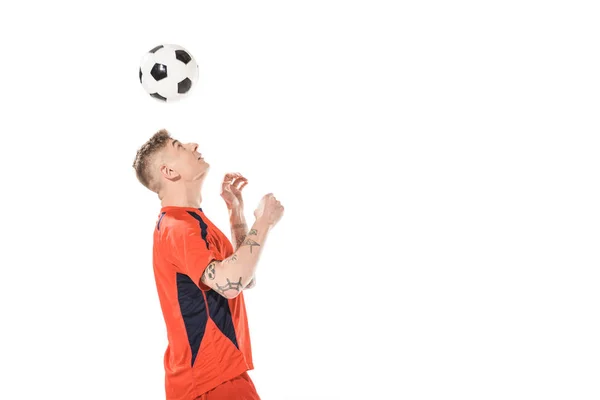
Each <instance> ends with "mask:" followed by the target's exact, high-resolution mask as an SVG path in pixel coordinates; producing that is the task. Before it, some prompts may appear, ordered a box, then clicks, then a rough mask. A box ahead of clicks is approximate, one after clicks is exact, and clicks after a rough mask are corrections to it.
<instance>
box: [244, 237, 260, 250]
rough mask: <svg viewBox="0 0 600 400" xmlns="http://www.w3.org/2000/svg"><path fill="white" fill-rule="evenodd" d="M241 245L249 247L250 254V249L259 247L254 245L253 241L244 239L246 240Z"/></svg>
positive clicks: (256, 244)
mask: <svg viewBox="0 0 600 400" xmlns="http://www.w3.org/2000/svg"><path fill="white" fill-rule="evenodd" d="M242 245H243V246H250V253H252V247H254V246H259V247H260V244H258V243H256V242H255V241H254V240H252V239H246V240H245V241H244V243H242Z"/></svg>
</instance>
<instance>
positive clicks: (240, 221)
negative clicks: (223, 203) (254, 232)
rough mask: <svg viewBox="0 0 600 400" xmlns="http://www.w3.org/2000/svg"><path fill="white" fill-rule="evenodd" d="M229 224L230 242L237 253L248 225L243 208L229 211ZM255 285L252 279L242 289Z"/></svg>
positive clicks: (253, 278) (254, 280) (246, 232)
mask: <svg viewBox="0 0 600 400" xmlns="http://www.w3.org/2000/svg"><path fill="white" fill-rule="evenodd" d="M229 222H230V224H231V241H232V243H233V246H234V251H237V249H238V248H239V247H240V246H241V245H242V243H244V240H245V239H246V235H247V234H248V224H246V217H245V216H244V209H243V206H241V207H236V208H234V209H230V210H229ZM255 285H256V278H255V277H252V280H251V281H250V283H248V285H246V287H245V288H244V289H252V288H253V287H254V286H255Z"/></svg>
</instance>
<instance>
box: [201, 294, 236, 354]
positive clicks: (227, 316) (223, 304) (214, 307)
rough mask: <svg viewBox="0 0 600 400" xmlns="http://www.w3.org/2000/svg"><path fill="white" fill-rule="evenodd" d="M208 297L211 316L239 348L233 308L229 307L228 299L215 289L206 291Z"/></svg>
mask: <svg viewBox="0 0 600 400" xmlns="http://www.w3.org/2000/svg"><path fill="white" fill-rule="evenodd" d="M206 299H207V300H208V312H209V313H210V318H211V319H212V320H213V321H214V323H215V325H217V327H218V328H219V330H220V331H221V332H223V335H225V336H227V337H228V338H229V340H231V341H232V342H233V344H234V345H235V347H237V348H238V349H239V346H238V343H237V339H236V337H235V330H234V329H233V319H231V310H230V309H229V302H228V300H227V299H226V298H225V297H223V296H221V295H220V294H219V293H217V292H215V291H214V290H209V291H208V292H206Z"/></svg>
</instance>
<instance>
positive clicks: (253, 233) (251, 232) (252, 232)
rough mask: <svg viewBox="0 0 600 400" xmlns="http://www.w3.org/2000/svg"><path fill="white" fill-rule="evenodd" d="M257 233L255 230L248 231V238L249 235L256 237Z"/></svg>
mask: <svg viewBox="0 0 600 400" xmlns="http://www.w3.org/2000/svg"><path fill="white" fill-rule="evenodd" d="M257 234H258V233H257V232H256V229H250V232H248V236H250V235H257Z"/></svg>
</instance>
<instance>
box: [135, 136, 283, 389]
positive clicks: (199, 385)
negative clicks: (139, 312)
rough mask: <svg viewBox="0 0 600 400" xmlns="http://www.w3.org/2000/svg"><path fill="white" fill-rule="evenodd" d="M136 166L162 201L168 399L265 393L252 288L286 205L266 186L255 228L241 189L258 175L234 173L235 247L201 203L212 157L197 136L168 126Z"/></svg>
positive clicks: (229, 185)
mask: <svg viewBox="0 0 600 400" xmlns="http://www.w3.org/2000/svg"><path fill="white" fill-rule="evenodd" d="M133 167H134V169H135V172H136V176H137V178H138V180H139V181H140V183H142V185H144V186H145V187H146V188H148V189H149V190H151V191H153V192H155V193H156V194H157V195H158V197H159V199H160V201H161V209H160V212H159V213H158V215H157V220H156V224H155V227H154V244H153V266H154V276H155V280H156V287H157V290H158V296H159V300H160V305H161V309H162V313H163V316H164V320H165V323H166V328H167V336H168V346H167V349H166V352H165V355H164V360H163V361H164V368H165V393H166V399H167V400H198V399H202V400H220V399H248V400H256V399H260V398H259V396H258V394H257V391H256V388H255V387H254V384H253V382H252V380H251V379H250V377H249V375H248V373H247V372H246V371H248V370H252V369H254V366H253V364H252V353H251V346H250V336H249V331H248V321H247V317H246V309H245V304H244V296H243V290H245V289H249V288H251V287H253V286H254V284H255V279H254V274H255V271H256V267H257V263H258V260H259V256H260V254H261V252H262V249H263V248H264V245H265V240H266V238H267V235H268V233H269V231H270V230H271V228H272V227H273V226H275V224H277V222H278V221H279V219H280V218H281V216H282V215H283V206H282V205H281V203H280V202H279V201H278V200H277V199H276V198H275V197H274V196H273V194H272V193H269V194H267V195H265V196H264V197H263V198H262V199H261V201H260V204H259V205H258V207H257V208H256V210H255V211H254V216H255V221H254V224H253V225H252V227H251V228H250V229H248V226H247V224H246V220H245V217H244V212H243V208H244V207H243V206H244V203H243V199H242V195H241V191H242V189H243V187H244V186H245V185H246V184H247V182H248V181H247V180H246V179H245V178H244V177H243V176H241V175H240V174H226V175H225V178H224V179H223V184H222V191H221V197H222V198H223V200H224V201H225V204H226V205H227V209H228V211H229V216H230V221H231V235H232V241H233V242H234V243H235V249H234V247H233V245H232V243H231V242H230V241H229V240H228V238H227V237H226V236H225V235H224V234H223V232H221V231H220V230H219V228H217V227H216V226H215V225H214V224H213V223H212V222H211V220H210V219H208V217H207V216H206V214H205V213H204V211H203V210H202V208H201V202H202V195H201V189H202V184H203V182H204V178H205V177H206V174H207V173H208V171H209V164H208V163H207V162H206V161H205V160H204V158H203V157H202V155H201V154H200V153H199V152H198V145H197V144H195V143H187V144H184V143H180V142H179V141H178V140H176V139H173V138H172V137H171V135H170V133H169V132H168V131H167V130H165V129H162V130H160V131H158V132H156V133H155V134H154V135H153V136H152V137H151V138H150V139H149V140H148V141H147V142H146V143H145V144H144V145H143V146H142V147H141V148H140V149H139V150H138V151H137V154H136V157H135V161H134V163H133Z"/></svg>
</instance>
